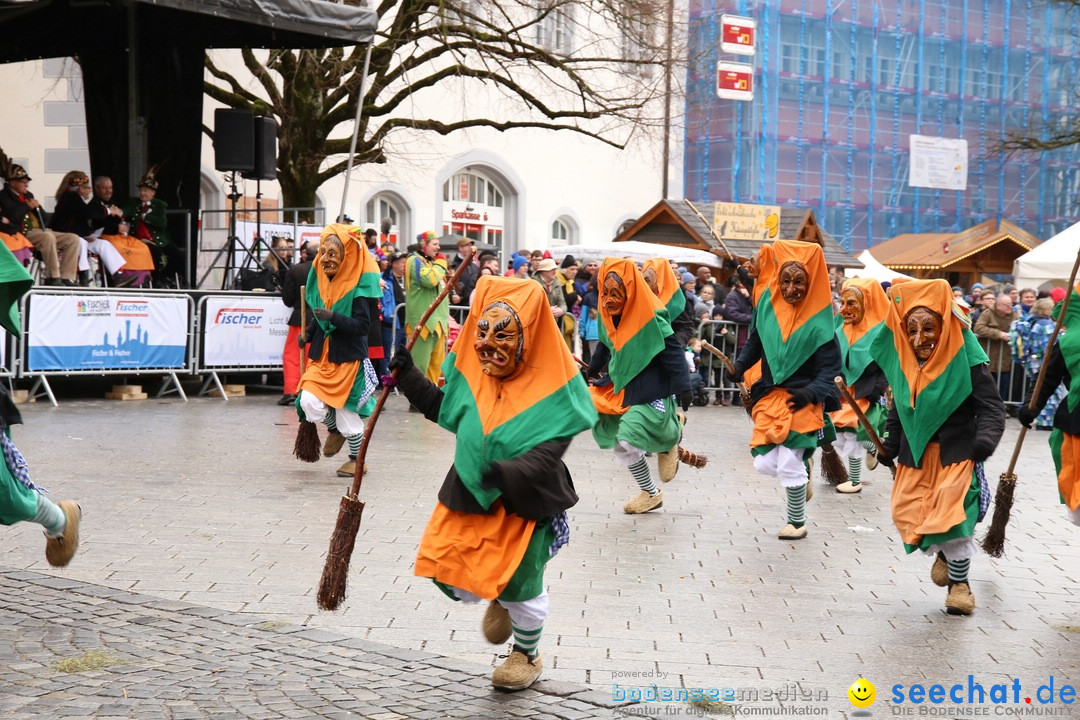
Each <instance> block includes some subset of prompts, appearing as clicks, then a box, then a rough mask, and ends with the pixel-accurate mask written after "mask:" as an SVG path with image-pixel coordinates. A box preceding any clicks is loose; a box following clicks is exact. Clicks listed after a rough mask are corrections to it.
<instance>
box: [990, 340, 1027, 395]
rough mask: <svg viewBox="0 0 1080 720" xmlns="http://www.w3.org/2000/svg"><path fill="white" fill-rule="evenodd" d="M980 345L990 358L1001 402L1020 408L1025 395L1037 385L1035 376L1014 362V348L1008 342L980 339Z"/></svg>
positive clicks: (992, 373) (991, 372)
mask: <svg viewBox="0 0 1080 720" xmlns="http://www.w3.org/2000/svg"><path fill="white" fill-rule="evenodd" d="M979 344H980V345H982V349H983V350H985V351H986V355H987V357H989V358H990V367H997V368H998V369H997V370H991V371H990V374H991V375H993V376H994V382H995V383H997V386H998V393H999V394H1000V395H1001V401H1002V402H1004V403H1005V404H1006V405H1009V406H1019V405H1020V403H1022V402H1023V401H1024V395H1025V394H1026V393H1027V392H1028V390H1030V389H1031V386H1032V385H1034V384H1035V376H1033V375H1030V374H1029V373H1028V372H1027V369H1026V368H1025V367H1024V366H1023V365H1021V364H1020V363H1017V362H1015V361H1014V358H1013V354H1012V348H1011V347H1010V343H1009V342H1008V341H1004V340H1000V341H993V340H987V339H985V338H979Z"/></svg>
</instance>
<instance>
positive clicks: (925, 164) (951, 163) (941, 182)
mask: <svg viewBox="0 0 1080 720" xmlns="http://www.w3.org/2000/svg"><path fill="white" fill-rule="evenodd" d="M967 176H968V144H967V140H954V139H952V138H943V137H931V136H929V135H912V136H911V172H909V173H908V185H910V186H911V187H923V188H938V189H940V190H967Z"/></svg>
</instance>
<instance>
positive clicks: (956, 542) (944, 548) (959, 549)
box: [923, 537, 979, 560]
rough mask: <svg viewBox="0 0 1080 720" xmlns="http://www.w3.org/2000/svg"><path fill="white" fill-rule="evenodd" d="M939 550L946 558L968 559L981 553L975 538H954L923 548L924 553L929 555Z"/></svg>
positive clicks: (931, 555)
mask: <svg viewBox="0 0 1080 720" xmlns="http://www.w3.org/2000/svg"><path fill="white" fill-rule="evenodd" d="M939 552H940V553H941V554H942V555H944V556H945V559H946V560H966V559H968V558H973V557H975V556H976V555H978V554H979V545H978V543H976V542H975V538H969V537H965V538H953V539H952V540H946V541H945V542H943V543H937V544H936V545H931V546H930V547H928V548H926V549H925V550H923V554H925V555H926V556H927V557H934V556H935V555H937V554H938V553H939Z"/></svg>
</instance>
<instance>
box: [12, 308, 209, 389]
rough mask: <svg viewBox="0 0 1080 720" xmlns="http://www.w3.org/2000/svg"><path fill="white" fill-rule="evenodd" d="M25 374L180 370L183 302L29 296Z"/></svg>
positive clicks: (183, 359) (185, 311) (184, 352)
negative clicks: (55, 371)
mask: <svg viewBox="0 0 1080 720" xmlns="http://www.w3.org/2000/svg"><path fill="white" fill-rule="evenodd" d="M28 302H29V304H30V311H29V316H30V318H29V323H28V326H27V361H26V365H27V369H28V370H31V371H35V370H38V371H40V370H67V371H77V370H110V369H131V370H140V369H157V368H161V369H180V368H183V367H184V366H185V364H186V363H187V357H188V353H187V342H188V312H189V311H188V307H189V302H190V301H189V300H188V299H187V298H182V297H180V298H177V297H146V298H140V297H123V298H118V297H115V296H112V297H109V296H104V297H103V296H101V295H31V296H30V298H29V301H28Z"/></svg>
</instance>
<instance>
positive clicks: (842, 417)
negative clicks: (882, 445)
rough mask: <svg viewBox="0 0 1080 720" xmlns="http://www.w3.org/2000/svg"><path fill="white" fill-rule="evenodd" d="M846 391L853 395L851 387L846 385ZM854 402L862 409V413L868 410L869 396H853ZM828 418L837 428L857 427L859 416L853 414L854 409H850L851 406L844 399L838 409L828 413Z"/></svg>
mask: <svg viewBox="0 0 1080 720" xmlns="http://www.w3.org/2000/svg"><path fill="white" fill-rule="evenodd" d="M848 392H849V393H851V394H852V395H854V394H855V393H854V391H852V389H851V387H848ZM855 403H856V404H857V405H858V406H859V409H860V410H862V412H863V415H865V414H866V413H867V411H869V410H870V400H869V398H855ZM829 418H831V419H832V421H833V425H835V426H836V427H838V428H852V429H857V428H858V427H859V418H858V416H856V415H855V411H854V410H852V409H851V406H850V405H848V404H847V402H846V401H845V402H844V404H843V405H842V406H841V407H840V409H839V410H836V411H834V412H831V413H829Z"/></svg>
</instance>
